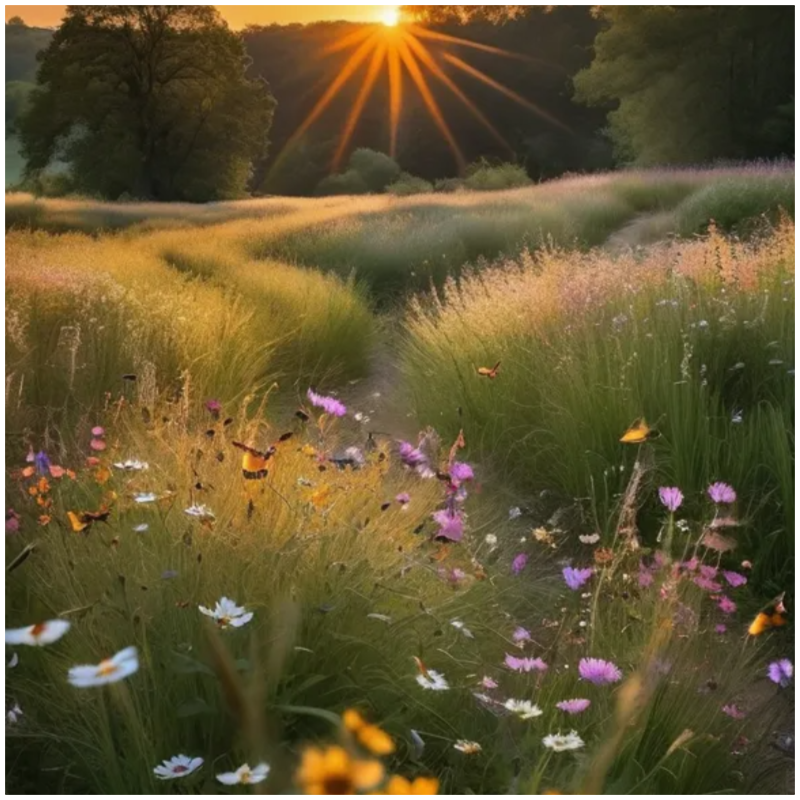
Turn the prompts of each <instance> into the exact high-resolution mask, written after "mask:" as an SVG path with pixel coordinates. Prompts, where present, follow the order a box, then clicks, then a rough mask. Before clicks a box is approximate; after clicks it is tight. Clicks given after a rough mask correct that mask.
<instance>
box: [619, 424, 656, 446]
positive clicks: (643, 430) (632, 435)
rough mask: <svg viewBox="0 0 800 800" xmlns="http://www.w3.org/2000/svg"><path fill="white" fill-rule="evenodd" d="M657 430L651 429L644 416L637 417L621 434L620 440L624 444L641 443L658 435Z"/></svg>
mask: <svg viewBox="0 0 800 800" xmlns="http://www.w3.org/2000/svg"><path fill="white" fill-rule="evenodd" d="M660 435H661V434H659V432H658V431H656V430H653V428H651V427H650V426H649V425H648V424H647V422H645V419H644V417H639V419H636V420H634V421H633V424H632V425H631V426H630V428H628V430H626V431H625V433H623V434H622V436H621V437H620V441H621V442H624V443H625V444H642V442H649V441H650V440H651V439H655V438H657V437H658V436H660Z"/></svg>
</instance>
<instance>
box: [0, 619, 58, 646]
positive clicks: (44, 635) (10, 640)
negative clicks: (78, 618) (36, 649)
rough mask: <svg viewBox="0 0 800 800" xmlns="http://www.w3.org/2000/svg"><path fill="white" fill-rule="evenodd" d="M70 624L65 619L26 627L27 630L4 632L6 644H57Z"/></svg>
mask: <svg viewBox="0 0 800 800" xmlns="http://www.w3.org/2000/svg"><path fill="white" fill-rule="evenodd" d="M69 629H70V623H69V622H68V621H67V620H65V619H51V620H50V621H49V622H39V623H37V624H36V625H28V627H27V628H12V629H11V630H6V644H30V645H37V646H42V645H45V644H53V642H57V641H58V640H59V639H60V638H61V637H62V636H63V635H64V634H65V633H66V632H67V631H68V630H69Z"/></svg>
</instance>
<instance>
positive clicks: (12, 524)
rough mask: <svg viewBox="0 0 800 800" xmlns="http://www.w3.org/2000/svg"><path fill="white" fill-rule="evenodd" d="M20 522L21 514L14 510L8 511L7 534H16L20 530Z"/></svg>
mask: <svg viewBox="0 0 800 800" xmlns="http://www.w3.org/2000/svg"><path fill="white" fill-rule="evenodd" d="M19 520H20V516H19V514H17V512H16V511H14V509H13V508H9V509H8V511H6V533H16V532H17V531H18V530H19Z"/></svg>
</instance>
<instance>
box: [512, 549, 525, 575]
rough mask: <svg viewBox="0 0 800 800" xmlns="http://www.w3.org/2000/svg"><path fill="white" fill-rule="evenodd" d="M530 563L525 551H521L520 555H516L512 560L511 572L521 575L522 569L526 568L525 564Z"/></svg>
mask: <svg viewBox="0 0 800 800" xmlns="http://www.w3.org/2000/svg"><path fill="white" fill-rule="evenodd" d="M527 563H528V556H526V555H525V553H520V554H519V555H518V556H515V557H514V560H513V561H512V562H511V572H512V573H513V574H514V575H519V574H520V572H522V570H524V569H525V565H526V564H527Z"/></svg>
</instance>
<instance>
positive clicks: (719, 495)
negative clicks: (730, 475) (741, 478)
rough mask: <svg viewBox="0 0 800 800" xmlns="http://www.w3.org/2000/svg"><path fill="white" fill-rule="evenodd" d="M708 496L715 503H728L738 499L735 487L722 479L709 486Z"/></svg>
mask: <svg viewBox="0 0 800 800" xmlns="http://www.w3.org/2000/svg"><path fill="white" fill-rule="evenodd" d="M708 496H709V497H710V498H711V499H712V500H713V501H714V502H715V503H725V504H728V503H734V502H735V501H736V492H735V491H734V490H733V487H732V486H728V484H727V483H722V482H721V481H718V482H717V483H712V484H711V486H709V487H708Z"/></svg>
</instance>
